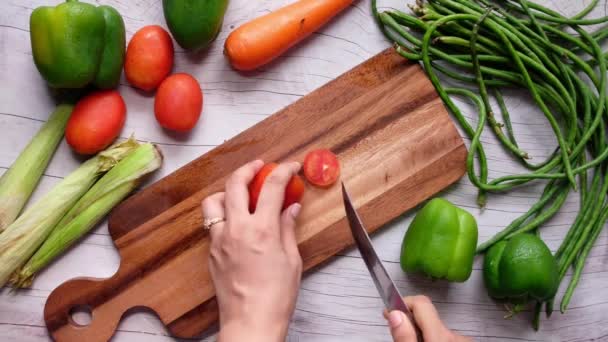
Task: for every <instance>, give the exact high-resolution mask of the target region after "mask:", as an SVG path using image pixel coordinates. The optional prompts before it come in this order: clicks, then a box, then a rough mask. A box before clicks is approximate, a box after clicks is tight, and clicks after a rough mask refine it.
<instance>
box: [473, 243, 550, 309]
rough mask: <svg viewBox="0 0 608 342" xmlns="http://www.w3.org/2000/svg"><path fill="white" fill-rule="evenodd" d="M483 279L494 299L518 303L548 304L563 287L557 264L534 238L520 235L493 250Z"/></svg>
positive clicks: (498, 244)
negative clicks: (542, 302)
mask: <svg viewBox="0 0 608 342" xmlns="http://www.w3.org/2000/svg"><path fill="white" fill-rule="evenodd" d="M483 278H484V283H485V285H486V288H487V290H488V293H489V294H490V296H491V297H493V298H497V299H506V300H510V301H512V302H514V303H515V302H518V303H519V302H527V301H528V300H529V299H536V300H538V301H544V300H547V299H549V298H552V297H553V296H555V293H556V292H557V288H558V286H559V279H558V272H557V262H556V260H555V258H554V257H553V255H552V254H551V251H550V250H549V248H548V247H547V245H545V243H544V242H543V241H542V240H541V239H540V238H539V237H537V236H536V235H533V234H518V235H515V236H514V237H512V238H511V239H509V240H507V241H504V240H503V241H500V242H498V243H496V244H495V245H494V246H492V247H491V248H490V249H489V250H488V252H487V253H486V256H485V258H484V265H483Z"/></svg>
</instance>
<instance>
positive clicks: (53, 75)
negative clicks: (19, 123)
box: [30, 0, 125, 89]
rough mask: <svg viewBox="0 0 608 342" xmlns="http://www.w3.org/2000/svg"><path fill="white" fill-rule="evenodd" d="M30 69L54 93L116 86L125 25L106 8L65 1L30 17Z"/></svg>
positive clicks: (117, 15) (41, 9) (123, 50)
mask: <svg viewBox="0 0 608 342" xmlns="http://www.w3.org/2000/svg"><path fill="white" fill-rule="evenodd" d="M30 38H31V44H32V53H33V55H34V63H36V67H37V68H38V71H39V72H40V74H41V75H42V77H43V78H44V79H45V80H46V81H47V82H48V84H49V85H50V86H51V87H53V88H82V87H85V86H87V85H88V84H93V85H95V86H97V87H99V88H104V89H105V88H113V87H115V86H117V85H118V81H119V80H120V74H121V72H122V66H123V63H124V59H125V25H124V22H123V20H122V17H121V16H120V14H119V13H118V11H117V10H116V9H114V8H112V7H110V6H99V7H95V6H93V5H91V4H87V3H81V2H78V1H77V0H67V1H66V2H65V3H62V4H60V5H58V6H56V7H49V6H42V7H38V8H36V9H35V10H34V11H33V12H32V15H31V16H30Z"/></svg>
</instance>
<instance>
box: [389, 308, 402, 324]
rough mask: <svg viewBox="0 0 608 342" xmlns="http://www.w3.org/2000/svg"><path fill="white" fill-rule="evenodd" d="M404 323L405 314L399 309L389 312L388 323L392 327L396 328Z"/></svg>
mask: <svg viewBox="0 0 608 342" xmlns="http://www.w3.org/2000/svg"><path fill="white" fill-rule="evenodd" d="M401 323H403V314H402V313H401V312H399V311H391V312H390V313H389V314H388V324H389V325H390V326H391V328H396V327H398V326H400V325H401Z"/></svg>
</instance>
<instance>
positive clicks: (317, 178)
mask: <svg viewBox="0 0 608 342" xmlns="http://www.w3.org/2000/svg"><path fill="white" fill-rule="evenodd" d="M304 176H305V177H306V180H308V181H309V182H310V183H311V184H313V185H316V186H319V187H323V188H326V187H329V186H331V185H332V184H334V183H335V182H336V181H337V180H338V178H339V177H340V161H338V157H336V155H335V154H333V153H332V152H331V151H330V150H327V149H320V150H314V151H311V152H309V153H308V154H307V155H306V158H304Z"/></svg>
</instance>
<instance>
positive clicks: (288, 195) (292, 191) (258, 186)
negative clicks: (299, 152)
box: [249, 163, 304, 213]
mask: <svg viewBox="0 0 608 342" xmlns="http://www.w3.org/2000/svg"><path fill="white" fill-rule="evenodd" d="M277 166H279V165H278V164H276V163H269V164H266V165H264V166H263V167H262V168H261V169H260V171H258V173H257V174H256V175H255V177H254V178H253V180H252V181H251V183H249V211H250V212H251V213H254V212H255V209H256V207H257V203H258V199H259V197H260V193H261V192H262V187H263V186H264V182H265V181H266V179H267V178H268V176H269V175H270V174H271V173H272V171H273V170H274V169H276V168H277ZM303 195H304V182H303V181H302V178H300V176H298V175H296V174H294V175H293V177H291V180H290V181H289V183H288V184H287V187H286V188H285V197H284V199H283V203H282V208H283V209H285V208H287V207H289V206H290V205H292V204H294V203H298V202H300V200H301V199H302V196H303Z"/></svg>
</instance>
